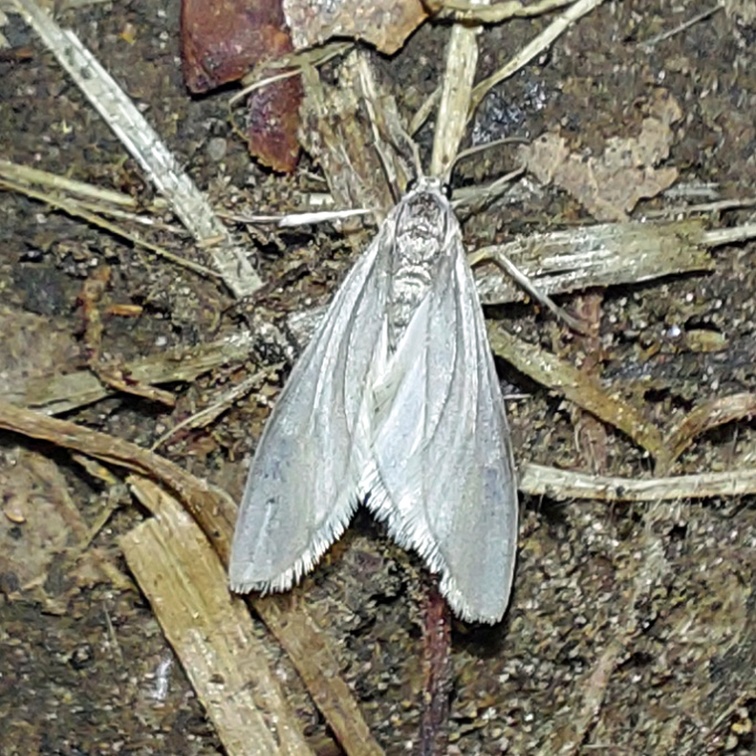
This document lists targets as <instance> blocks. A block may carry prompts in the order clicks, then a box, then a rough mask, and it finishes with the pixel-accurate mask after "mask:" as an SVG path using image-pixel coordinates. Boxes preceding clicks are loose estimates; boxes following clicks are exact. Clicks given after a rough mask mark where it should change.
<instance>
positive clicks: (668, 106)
mask: <svg viewBox="0 0 756 756" xmlns="http://www.w3.org/2000/svg"><path fill="white" fill-rule="evenodd" d="M681 117H682V109H681V108H680V106H679V105H678V104H677V102H676V100H675V99H674V98H673V97H672V96H671V95H669V94H668V93H667V92H663V91H660V92H658V93H657V96H656V98H655V99H654V101H653V102H652V103H651V104H650V106H649V115H648V116H647V117H646V118H644V119H643V123H642V124H641V131H640V134H638V136H636V137H612V138H611V139H608V140H607V143H606V148H605V150H604V152H603V154H601V155H599V156H592V155H585V154H582V153H576V152H570V150H569V148H568V146H567V140H566V139H565V138H564V137H562V136H560V135H558V134H544V135H543V136H542V137H541V138H540V139H538V140H537V141H535V142H534V143H533V144H531V145H528V146H525V147H522V148H521V156H522V158H523V160H524V161H525V162H526V163H527V166H528V169H529V170H530V171H532V172H533V173H534V174H535V175H536V176H537V177H538V179H539V180H540V181H542V182H543V183H544V184H547V183H550V182H554V183H555V184H556V185H557V186H559V187H561V188H562V189H564V190H565V191H567V192H569V193H570V194H571V195H572V196H573V197H575V199H577V200H578V201H579V202H580V203H581V204H582V205H583V206H584V207H585V208H586V209H587V210H588V211H589V212H590V213H591V215H593V217H594V218H596V219H597V220H604V221H612V220H614V221H623V220H627V219H628V213H630V212H631V211H632V210H633V208H634V207H635V205H636V204H637V203H638V201H639V200H641V199H643V198H646V197H654V196H656V195H657V194H659V192H662V191H664V190H665V189H667V188H669V187H670V186H671V185H672V184H673V183H674V182H675V181H676V179H677V175H678V174H677V169H676V168H672V167H670V168H657V167H656V166H658V165H659V163H661V162H662V161H663V160H666V158H667V157H668V156H669V148H670V146H671V144H672V140H673V137H674V134H673V132H672V129H671V125H672V124H673V123H675V122H676V121H678V120H679V119H680V118H681Z"/></svg>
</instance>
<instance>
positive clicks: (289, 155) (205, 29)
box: [181, 0, 302, 172]
mask: <svg viewBox="0 0 756 756" xmlns="http://www.w3.org/2000/svg"><path fill="white" fill-rule="evenodd" d="M291 51H292V43H291V37H290V35H289V31H288V29H287V28H286V22H285V20H284V16H283V12H282V10H281V6H280V3H277V2H272V3H271V2H266V0H255V1H254V2H250V1H249V0H220V1H217V2H212V3H208V2H203V0H183V3H182V6H181V57H182V69H183V73H184V81H185V82H186V85H187V86H188V87H189V89H190V90H191V91H192V92H207V91H209V90H211V89H215V88H216V87H218V86H220V85H221V84H225V83H227V82H230V81H237V80H238V79H241V78H242V77H243V76H244V75H245V74H246V73H248V72H249V71H250V70H251V69H252V68H254V67H255V66H257V65H258V64H260V63H261V62H264V61H268V60H271V61H272V60H276V59H278V58H281V57H283V56H284V55H286V54H287V53H290V52H291ZM301 101H302V85H301V83H300V81H299V79H298V78H296V77H292V78H289V79H285V80H283V81H279V82H276V83H274V84H270V85H268V86H266V87H263V88H261V89H258V90H256V91H254V92H253V93H252V94H251V95H250V97H249V100H248V115H247V117H248V122H247V129H246V136H247V139H248V145H249V151H250V152H251V153H252V154H253V155H254V156H255V157H256V158H258V160H260V162H261V163H263V164H264V165H266V166H268V167H270V168H272V169H273V170H275V171H284V172H289V171H292V170H294V167H295V166H296V162H297V156H298V154H299V142H298V140H297V129H298V128H299V106H300V104H301Z"/></svg>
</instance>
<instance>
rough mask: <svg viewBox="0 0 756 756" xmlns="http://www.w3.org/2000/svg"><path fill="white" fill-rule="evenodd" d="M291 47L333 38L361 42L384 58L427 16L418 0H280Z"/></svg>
mask: <svg viewBox="0 0 756 756" xmlns="http://www.w3.org/2000/svg"><path fill="white" fill-rule="evenodd" d="M283 11H284V14H285V16H286V21H287V23H288V24H289V28H290V29H291V37H292V40H293V42H294V47H295V48H296V49H297V50H301V49H303V48H305V47H311V46H313V45H318V44H321V43H322V42H325V41H326V40H328V39H331V38H332V37H348V38H351V39H361V40H363V41H364V42H368V43H370V44H371V45H375V46H376V47H377V48H378V50H380V51H381V52H382V53H386V55H391V54H393V53H395V52H396V51H397V50H399V49H401V47H402V45H403V44H404V41H405V40H406V39H407V37H409V35H410V34H412V32H413V31H414V30H415V29H416V28H417V27H418V26H419V25H420V24H421V23H422V22H423V21H425V19H426V18H427V17H428V11H427V10H426V8H425V6H424V5H423V3H422V2H421V1H420V0H379V2H367V1H366V0H328V1H327V2H326V0H283Z"/></svg>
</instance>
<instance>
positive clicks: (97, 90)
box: [13, 0, 262, 296]
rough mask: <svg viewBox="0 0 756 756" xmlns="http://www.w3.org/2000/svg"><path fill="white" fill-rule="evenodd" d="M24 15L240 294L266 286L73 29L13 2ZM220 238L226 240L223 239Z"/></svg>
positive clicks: (24, 1) (27, 1) (28, 0)
mask: <svg viewBox="0 0 756 756" xmlns="http://www.w3.org/2000/svg"><path fill="white" fill-rule="evenodd" d="M13 5H14V6H15V7H16V8H17V9H18V11H19V13H21V15H22V16H23V17H24V19H25V20H26V21H27V22H28V23H29V25H31V26H32V27H33V28H34V30H35V31H36V32H37V34H39V36H40V37H41V39H42V40H43V42H44V43H45V45H46V46H47V47H48V48H49V49H50V50H51V51H52V52H53V53H54V54H55V56H56V58H57V59H58V62H59V63H60V65H61V66H62V67H63V68H64V69H65V70H66V71H67V72H68V74H69V75H70V76H71V78H72V79H73V80H74V81H75V83H76V85H77V86H78V87H79V89H81V91H82V92H83V93H84V94H85V96H86V97H87V99H88V100H89V101H90V103H91V104H92V105H93V106H94V107H95V108H96V109H97V111H98V112H99V113H100V115H101V116H102V117H103V119H104V120H105V121H106V122H107V124H108V126H110V128H111V129H112V130H113V132H114V133H115V134H116V136H117V137H118V138H119V139H120V140H121V142H122V143H123V145H124V146H125V147H126V149H128V150H129V152H130V153H131V154H132V156H133V157H134V159H135V160H137V161H138V162H139V164H140V165H141V166H142V168H143V169H144V170H145V172H146V173H147V175H148V176H149V178H150V180H151V181H152V182H153V183H154V185H155V186H156V187H157V189H158V190H159V191H160V193H161V194H162V195H163V196H164V197H165V198H166V199H167V200H168V201H169V203H170V205H171V208H172V210H173V212H175V213H176V215H177V216H178V217H179V218H180V219H181V221H182V223H183V224H184V225H185V226H186V228H187V229H188V230H189V231H190V232H191V233H192V235H193V236H194V238H195V240H196V241H197V242H198V243H200V244H203V245H207V246H210V244H212V248H211V249H210V254H211V255H212V257H213V262H214V264H215V267H216V268H217V270H218V272H219V273H220V275H221V277H222V278H223V281H224V282H225V284H226V285H227V286H228V287H229V289H230V290H231V291H232V292H233V293H234V294H235V295H236V296H247V295H249V294H252V293H253V292H254V291H256V290H257V289H258V288H260V286H261V285H262V281H261V280H260V277H259V276H258V275H257V273H256V271H255V270H254V268H253V267H252V264H251V263H250V261H249V258H248V256H247V254H246V253H245V252H244V250H243V249H241V247H238V246H236V245H235V244H234V243H233V241H232V240H231V238H230V237H229V235H228V232H227V230H226V228H225V226H224V225H223V224H222V223H221V221H220V220H219V219H218V218H217V216H216V215H215V213H214V212H213V210H212V208H211V207H210V205H209V203H208V202H207V200H206V199H205V197H204V195H203V194H202V193H201V192H200V191H199V190H198V189H197V187H196V186H195V184H194V182H193V181H192V180H191V178H190V177H189V176H188V174H186V173H185V172H184V171H183V170H181V168H180V166H179V164H178V161H177V160H176V159H175V158H174V156H173V155H172V154H171V153H170V152H169V151H168V149H167V147H166V146H165V145H164V144H163V142H162V141H161V139H160V137H159V135H158V134H157V132H156V131H155V130H154V129H153V128H152V127H151V126H150V125H149V123H147V121H146V120H145V118H144V117H143V116H142V114H141V113H140V112H139V110H137V108H136V107H135V106H134V104H133V103H132V102H131V100H130V99H129V98H128V97H127V96H126V94H125V93H124V92H123V90H122V89H121V88H120V87H119V86H118V84H116V82H115V81H114V80H113V78H112V77H111V76H110V74H108V73H107V71H105V69H104V68H103V67H102V66H101V65H100V64H99V62H98V61H97V60H96V59H95V57H94V56H93V55H92V54H91V53H90V52H89V50H87V49H86V47H84V45H83V44H82V43H81V41H80V40H79V38H78V37H77V36H76V35H75V34H74V33H73V32H72V31H70V30H64V29H61V28H60V27H59V26H58V25H57V24H56V23H55V21H53V19H52V18H50V16H48V15H47V13H46V12H45V11H43V10H42V9H41V8H40V7H39V6H38V5H37V4H36V3H35V2H34V1H33V0H13ZM218 240H220V241H218Z"/></svg>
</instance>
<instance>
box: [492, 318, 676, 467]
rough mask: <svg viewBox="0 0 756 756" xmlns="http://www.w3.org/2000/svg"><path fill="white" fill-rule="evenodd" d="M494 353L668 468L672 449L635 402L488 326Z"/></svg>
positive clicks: (551, 355) (535, 348)
mask: <svg viewBox="0 0 756 756" xmlns="http://www.w3.org/2000/svg"><path fill="white" fill-rule="evenodd" d="M488 337H489V340H490V342H491V348H492V349H493V351H494V353H495V354H497V355H498V356H499V357H501V358H502V359H504V360H506V361H507V362H508V363H509V364H510V365H513V366H514V367H515V368H517V370H519V371H520V372H521V373H524V374H525V375H528V376H530V377H531V378H532V379H533V380H535V381H537V382H538V383H540V384H541V385H542V386H546V387H547V388H549V389H551V390H552V391H558V392H559V393H561V394H562V395H563V396H564V397H565V398H567V399H569V400H570V401H572V402H574V403H575V404H577V405H578V406H579V407H582V408H583V409H584V410H587V411H588V412H590V413H591V414H592V415H595V416H596V417H597V418H599V419H600V420H603V421H604V422H606V423H609V424H610V425H612V426H614V427H615V428H617V429H618V430H621V431H622V432H623V433H624V434H625V435H627V436H628V437H629V438H631V439H632V440H633V441H634V442H635V443H636V444H638V446H640V447H641V448H643V449H645V450H646V451H647V452H648V453H649V454H650V455H651V456H652V457H653V458H654V459H655V460H656V461H657V464H660V465H661V466H662V467H663V468H666V466H667V461H668V457H669V449H668V448H667V444H666V440H665V439H664V437H663V436H662V433H661V431H660V430H659V429H658V428H657V427H656V426H655V425H654V424H653V423H651V422H649V421H648V420H646V419H645V418H644V417H643V415H642V414H641V413H640V412H639V411H638V410H637V409H635V407H633V406H632V405H630V404H628V403H627V402H624V401H622V400H621V399H619V398H617V397H615V396H611V395H610V394H608V393H607V392H606V391H605V390H604V389H603V388H602V387H601V385H600V384H599V382H598V381H596V380H593V379H592V378H591V377H590V376H588V375H586V374H585V373H582V372H581V371H580V370H578V369H577V368H575V367H573V366H572V365H570V364H569V363H568V362H565V361H564V360H561V359H559V358H558V357H556V356H555V355H553V354H551V353H549V352H547V351H545V350H543V349H541V348H540V347H538V346H537V345H535V344H526V343H524V342H522V341H520V340H519V339H517V338H516V337H514V336H512V335H511V334H509V333H507V332H506V331H505V330H504V329H502V328H499V327H497V326H495V325H493V326H490V327H489V329H488Z"/></svg>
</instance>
